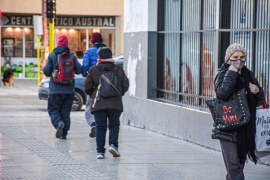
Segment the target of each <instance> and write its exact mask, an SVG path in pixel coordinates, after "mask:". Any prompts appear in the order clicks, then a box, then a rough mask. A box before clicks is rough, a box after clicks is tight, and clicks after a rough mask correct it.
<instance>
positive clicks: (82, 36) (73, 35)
mask: <svg viewBox="0 0 270 180" xmlns="http://www.w3.org/2000/svg"><path fill="white" fill-rule="evenodd" d="M55 32H56V39H57V37H58V36H60V35H62V34H64V35H66V36H67V37H68V41H69V45H68V46H69V48H70V51H71V52H72V53H74V54H75V55H76V57H77V58H78V59H82V58H83V55H84V52H85V51H86V48H87V46H86V45H87V43H88V48H91V47H92V46H93V44H92V43H91V35H92V33H93V32H100V33H101V35H102V38H103V43H104V44H105V45H107V46H108V47H109V48H110V49H111V50H112V52H113V53H114V51H115V47H114V45H115V44H114V41H115V39H114V38H115V30H114V29H103V30H101V29H89V30H88V42H86V41H87V38H86V37H87V36H86V30H85V29H65V28H63V29H56V31H55Z"/></svg>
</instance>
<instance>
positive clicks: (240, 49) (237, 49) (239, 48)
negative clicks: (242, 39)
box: [225, 43, 247, 62]
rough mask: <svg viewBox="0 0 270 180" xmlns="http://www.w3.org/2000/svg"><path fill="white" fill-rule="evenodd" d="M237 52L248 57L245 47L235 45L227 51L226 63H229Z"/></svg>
mask: <svg viewBox="0 0 270 180" xmlns="http://www.w3.org/2000/svg"><path fill="white" fill-rule="evenodd" d="M235 52H242V53H243V54H244V56H245V57H246V55H247V53H246V50H245V48H244V46H242V45H241V44H238V43H234V44H231V45H230V46H229V47H228V48H227V50H226V54H225V62H228V61H229V59H230V57H231V56H232V55H233V54H234V53H235Z"/></svg>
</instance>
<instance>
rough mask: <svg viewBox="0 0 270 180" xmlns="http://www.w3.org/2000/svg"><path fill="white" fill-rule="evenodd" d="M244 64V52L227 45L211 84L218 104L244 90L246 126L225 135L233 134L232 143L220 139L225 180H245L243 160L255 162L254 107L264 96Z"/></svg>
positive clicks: (237, 45)
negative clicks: (225, 171)
mask: <svg viewBox="0 0 270 180" xmlns="http://www.w3.org/2000/svg"><path fill="white" fill-rule="evenodd" d="M247 61H248V60H247V59H246V50H245V48H244V47H243V46H242V45H241V44H237V43H234V44H231V45H230V46H229V47H228V48H227V50H226V55H225V62H224V63H223V64H222V65H221V67H220V68H219V69H218V73H217V75H216V79H215V82H214V84H215V92H216V96H217V98H218V99H220V100H228V99H229V98H230V96H232V94H233V93H234V92H235V91H237V90H240V89H243V88H245V90H246V92H247V101H248V105H249V110H250V113H251V119H250V121H249V122H248V124H246V125H244V126H242V127H240V128H237V129H234V130H232V131H229V132H226V133H231V134H235V133H236V137H237V138H236V139H237V140H236V142H230V141H229V140H228V141H225V140H221V139H220V145H221V150H222V155H223V159H224V163H225V166H226V169H227V176H226V179H227V180H244V179H245V177H244V172H243V170H244V166H245V162H246V158H247V156H248V157H249V158H250V159H251V160H252V161H253V162H254V163H255V164H256V163H257V160H258V158H257V157H256V155H255V149H256V146H255V132H256V130H255V117H256V107H257V106H260V105H262V104H263V102H264V101H265V96H264V91H263V89H262V88H261V87H260V85H259V83H258V80H257V79H256V78H255V75H254V73H253V72H252V71H250V70H249V69H248V68H247V67H246V66H245V64H246V62H247ZM217 139H219V138H217Z"/></svg>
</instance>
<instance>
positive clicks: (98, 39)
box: [91, 32, 103, 44]
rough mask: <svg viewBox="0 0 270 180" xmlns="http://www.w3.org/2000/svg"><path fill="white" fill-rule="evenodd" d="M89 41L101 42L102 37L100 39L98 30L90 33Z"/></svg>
mask: <svg viewBox="0 0 270 180" xmlns="http://www.w3.org/2000/svg"><path fill="white" fill-rule="evenodd" d="M91 42H92V43H93V44H95V43H102V42H103V39H102V36H101V34H100V33H98V32H94V33H93V34H92V37H91Z"/></svg>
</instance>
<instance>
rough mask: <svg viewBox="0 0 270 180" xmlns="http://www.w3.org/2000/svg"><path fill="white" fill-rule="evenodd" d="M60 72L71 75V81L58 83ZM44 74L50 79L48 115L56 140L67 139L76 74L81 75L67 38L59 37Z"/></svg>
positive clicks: (79, 66)
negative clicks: (54, 130)
mask: <svg viewBox="0 0 270 180" xmlns="http://www.w3.org/2000/svg"><path fill="white" fill-rule="evenodd" d="M61 58H63V60H62V59H61ZM60 66H61V67H60ZM58 71H65V72H64V73H62V74H67V73H69V74H70V76H69V77H68V78H70V79H68V81H66V80H67V79H64V78H63V79H61V80H60V82H58V81H57V80H56V79H57V77H61V75H60V73H58V74H57V73H56V72H58ZM43 73H44V74H45V75H46V76H47V77H50V82H49V97H48V113H49V116H50V118H51V123H52V125H53V127H54V128H55V129H56V138H60V139H66V137H67V134H68V131H69V129H70V112H71V107H72V103H73V99H74V93H75V82H74V74H81V64H80V63H79V62H78V60H77V58H76V56H75V55H74V54H72V53H70V49H69V47H68V38H67V36H65V35H60V36H59V37H58V39H57V47H56V48H55V49H54V50H53V52H52V53H51V54H49V56H48V59H47V62H46V65H45V66H44V68H43ZM64 82H65V84H63V83H64Z"/></svg>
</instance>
